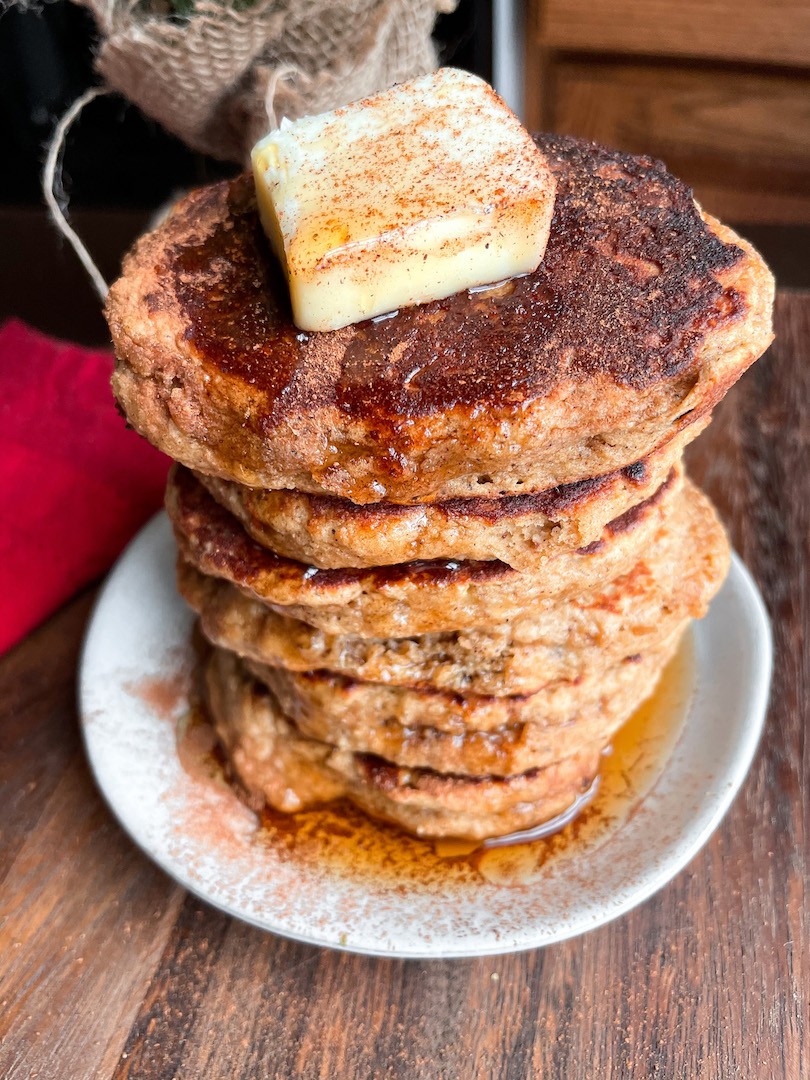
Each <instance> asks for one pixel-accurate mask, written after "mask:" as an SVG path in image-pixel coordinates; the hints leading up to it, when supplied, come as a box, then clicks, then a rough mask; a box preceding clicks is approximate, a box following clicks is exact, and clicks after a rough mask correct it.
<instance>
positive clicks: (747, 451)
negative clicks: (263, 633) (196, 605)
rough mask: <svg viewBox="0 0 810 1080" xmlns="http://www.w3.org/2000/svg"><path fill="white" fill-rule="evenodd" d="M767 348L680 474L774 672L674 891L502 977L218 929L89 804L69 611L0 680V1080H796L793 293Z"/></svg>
mask: <svg viewBox="0 0 810 1080" xmlns="http://www.w3.org/2000/svg"><path fill="white" fill-rule="evenodd" d="M777 333H778V338H777V342H776V344H775V345H774V346H773V348H772V349H771V352H770V354H769V356H768V357H767V359H766V360H764V361H762V362H761V363H759V364H757V365H756V367H755V368H754V369H753V370H752V371H751V372H750V373H749V374H748V375H746V376H745V378H744V379H743V380H742V382H741V383H740V384H739V385H738V386H737V387H736V388H735V389H734V391H732V393H731V394H730V395H729V397H728V399H727V400H726V402H725V403H724V404H723V406H722V407H721V409H720V410H719V412H718V416H717V419H716V420H715V422H714V423H713V424H712V426H711V428H710V429H709V431H708V432H707V433H706V435H704V436H703V437H702V438H701V439H700V441H699V444H698V445H696V446H695V448H694V452H693V453H692V454H691V455H690V456H691V465H692V473H693V475H694V476H695V477H696V479H697V480H698V481H699V482H701V483H702V484H704V485H705V486H706V488H707V490H708V491H709V492H710V494H711V495H712V496H713V498H714V499H715V500H716V502H717V504H718V506H719V508H720V510H721V512H722V514H723V517H724V518H725V520H726V522H727V523H728V525H729V528H730V530H731V533H732V537H733V540H734V544H735V546H736V547H737V550H738V551H739V552H740V553H741V554H742V556H743V557H744V559H745V560H746V562H747V563H748V566H749V567H750V568H751V570H752V572H753V574H754V576H755V577H756V579H757V581H758V582H759V585H760V587H761V589H762V591H763V593H764V596H765V599H766V602H767V604H768V607H769V609H770V611H771V614H772V616H773V622H774V634H775V639H776V672H775V680H774V686H773V694H772V702H771V710H770V716H769V719H768V725H767V729H766V734H765V737H764V740H763V744H762V746H761V749H760V751H759V753H758V755H757V758H756V762H755V764H754V767H753V769H752V771H751V774H750V776H749V778H748V780H747V782H746V783H745V786H744V788H743V790H742V793H741V794H740V796H739V797H738V798H737V801H736V803H735V804H734V806H733V808H732V810H731V812H730V813H729V815H728V817H727V818H726V820H725V822H724V823H723V825H722V827H721V828H720V829H719V830H718V831H717V832H716V833H715V835H714V836H713V837H712V839H711V841H710V842H709V843H708V845H707V846H706V848H705V849H704V850H703V851H702V852H701V853H700V855H698V856H697V857H696V858H695V859H694V860H693V861H692V863H691V864H690V865H689V867H688V868H687V869H686V870H685V871H683V872H682V873H681V874H679V875H678V877H677V878H676V879H675V880H674V881H673V882H671V884H669V885H668V886H667V887H666V888H664V889H663V890H662V891H661V892H660V893H658V895H657V896H655V897H653V898H652V899H651V900H649V901H647V903H645V904H643V905H642V906H641V907H640V908H637V909H636V910H635V911H633V912H631V913H630V914H629V915H625V916H624V917H623V918H621V919H619V920H618V921H616V922H614V923H612V924H610V925H609V926H606V927H603V928H602V929H601V930H597V931H594V932H593V933H591V934H589V935H587V936H585V937H582V938H579V939H577V940H574V941H569V942H566V943H564V944H561V945H557V946H554V947H550V948H547V949H543V950H539V951H535V952H528V953H524V954H522V955H517V956H506V957H502V958H497V957H496V958H486V959H481V960H464V961H452V962H451V961H434V962H428V963H424V962H415V961H406V962H395V961H389V960H373V959H366V958H362V957H355V956H348V955H341V954H338V953H333V952H327V951H322V950H319V949H316V948H312V947H309V946H304V945H297V944H293V943H291V942H288V941H283V940H280V939H278V938H274V937H271V936H270V935H268V934H265V933H262V932H260V931H258V930H254V929H252V928H251V927H249V926H244V925H242V924H241V923H238V922H235V921H233V920H232V919H230V918H228V917H227V916H225V915H221V914H219V913H218V912H216V911H212V910H211V909H210V908H208V907H206V906H205V904H202V903H200V902H199V901H197V900H195V899H194V898H193V897H191V896H189V895H188V894H187V893H185V892H184V891H183V890H182V889H180V888H178V887H177V886H175V885H174V884H172V882H171V881H169V880H168V878H166V877H165V876H164V875H163V874H162V873H161V872H160V871H159V870H157V869H156V868H155V867H153V866H152V865H151V863H150V862H149V861H148V860H147V859H146V858H144V856H143V855H141V854H140V853H139V852H138V851H137V850H136V849H135V848H134V847H133V845H132V844H131V843H130V842H129V840H128V839H127V838H126V836H125V835H124V834H123V833H122V831H121V830H120V829H119V827H118V826H117V825H116V823H115V821H114V820H113V819H112V817H111V816H110V814H109V812H108V811H107V809H106V807H105V805H104V804H103V803H102V801H101V798H100V796H99V795H98V793H97V792H96V789H95V787H94V786H93V781H92V779H91V777H90V775H89V773H88V769H87V765H86V764H85V760H84V756H83V753H82V748H81V745H80V740H79V733H78V728H77V720H76V711H75V704H74V700H75V673H76V659H77V655H78V651H79V647H80V643H81V639H82V634H83V632H84V629H85V625H86V623H87V618H88V613H89V611H90V607H91V603H92V600H93V596H92V593H90V592H88V593H85V594H84V595H82V596H80V597H78V598H77V599H75V600H74V601H73V602H72V603H71V604H68V605H67V606H66V607H65V608H64V609H63V610H62V611H60V612H59V613H58V614H57V615H55V616H54V617H53V618H52V619H51V620H50V621H49V622H48V623H47V624H46V625H44V626H42V627H41V628H40V629H39V630H38V631H37V632H36V633H34V634H32V635H31V636H30V638H28V640H26V641H25V642H24V643H23V644H22V645H20V646H19V647H18V648H17V649H16V650H14V651H13V652H12V653H10V654H9V655H7V656H6V657H4V658H3V659H2V661H0V709H1V710H2V717H3V719H2V728H1V729H0V730H2V737H3V748H2V756H0V776H1V777H2V782H3V790H4V794H3V796H2V818H1V819H0V820H2V843H1V845H0V880H2V892H1V893H0V903H1V904H2V909H3V913H4V921H3V923H2V941H0V1030H1V1031H2V1040H3V1041H2V1043H0V1076H3V1077H6V1078H9V1080H11V1078H14V1080H22V1078H26V1080H28V1078H34V1077H38V1078H51V1077H53V1078H59V1080H76V1078H83V1077H88V1078H89V1077H101V1078H111V1077H115V1078H121V1077H132V1078H139V1080H146V1078H150V1080H152V1078H155V1080H156V1078H161V1080H170V1078H172V1077H177V1078H182V1080H186V1078H196V1077H206V1078H209V1077H210V1078H215V1080H220V1078H224V1077H229V1078H230V1077H234V1078H240V1080H241V1078H245V1080H247V1078H251V1080H253V1078H263V1080H264V1078H270V1077H279V1078H289V1077H307V1078H310V1077H311V1078H315V1077H323V1078H329V1080H335V1078H347V1080H348V1078H351V1080H356V1078H363V1080H365V1078H370V1077H375V1078H376V1077H403V1078H404V1077H407V1078H409V1080H422V1078H424V1080H439V1078H448V1080H457V1078H468V1077H487V1076H491V1077H498V1078H504V1080H506V1078H513V1077H514V1078H523V1077H534V1078H541V1077H563V1078H566V1080H576V1078H583V1080H585V1078H588V1080H591V1078H603V1077H625V1076H633V1077H635V1076H642V1077H644V1076H650V1077H660V1078H662V1080H664V1078H671V1077H673V1078H674V1077H677V1078H678V1080H681V1078H701V1080H704V1078H718V1080H720V1078H722V1080H731V1078H735V1077H745V1078H756V1080H771V1078H781V1077H785V1078H790V1080H798V1078H799V1077H808V1076H810V1041H809V1040H810V1033H809V1032H808V1007H809V1006H808V1003H809V1002H810V994H808V990H809V989H810V959H809V958H808V957H809V955H810V951H809V950H810V937H809V936H808V889H807V883H808V848H809V847H810V814H809V813H808V811H809V810H810V799H808V793H810V741H808V738H807V734H806V729H805V725H806V720H807V700H806V691H807V685H808V679H810V652H808V648H809V647H810V640H809V639H810V590H808V565H809V563H808V556H809V555H810V551H809V550H808V549H809V548H810V539H809V538H810V468H808V457H807V454H808V438H809V437H810V424H809V423H808V416H810V356H808V350H809V349H810V293H784V294H782V295H781V297H780V299H779V304H778V308H777Z"/></svg>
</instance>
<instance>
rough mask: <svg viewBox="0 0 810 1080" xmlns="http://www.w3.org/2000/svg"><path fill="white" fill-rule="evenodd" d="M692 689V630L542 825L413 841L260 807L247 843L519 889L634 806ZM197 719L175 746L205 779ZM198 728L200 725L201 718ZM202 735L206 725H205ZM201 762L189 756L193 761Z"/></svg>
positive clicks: (381, 876)
mask: <svg viewBox="0 0 810 1080" xmlns="http://www.w3.org/2000/svg"><path fill="white" fill-rule="evenodd" d="M693 685H694V656H693V644H692V635H691V634H687V635H686V636H685V637H684V640H683V641H682V643H681V645H680V647H679V649H678V652H677V653H676V655H675V657H674V658H673V659H672V660H671V661H670V663H669V664H668V666H667V667H666V669H665V670H664V672H663V674H662V676H661V680H660V682H659V684H658V687H657V688H656V690H655V693H654V694H653V695H652V697H650V698H649V700H648V701H647V702H645V704H644V705H642V706H641V708H640V709H638V710H637V711H636V713H635V714H634V715H633V716H632V717H631V718H630V719H629V720H628V722H627V723H626V724H625V725H624V726H623V727H622V728H621V729H620V731H619V732H618V733H617V734H616V735H615V736H614V739H613V743H612V745H611V747H610V748H609V749H608V750H607V751H606V752H605V755H604V758H603V762H602V768H601V771H600V775H599V777H598V780H597V782H596V783H595V784H594V787H593V788H592V789H591V790H590V791H588V792H586V793H585V795H584V796H583V797H582V798H581V799H580V800H578V804H577V806H576V807H575V808H572V809H573V811H575V812H571V811H567V812H565V813H563V814H562V815H560V817H559V818H556V819H555V820H554V821H552V822H545V823H544V824H543V825H541V826H539V827H538V828H536V829H533V830H527V831H526V832H524V833H515V834H513V836H511V837H499V838H497V839H496V840H492V841H485V842H484V843H483V844H480V843H475V842H470V841H462V840H437V841H426V840H419V839H417V838H416V837H412V836H409V835H407V834H405V833H403V832H402V831H401V830H400V829H398V828H396V827H395V826H389V825H386V824H384V823H381V822H377V821H372V820H371V819H370V818H368V817H366V815H365V814H364V813H362V811H360V810H358V809H356V808H355V807H354V806H352V805H351V804H350V803H348V802H340V803H336V804H333V805H330V806H326V807H323V808H321V809H317V810H309V811H306V812H303V813H299V814H282V813H278V812H276V811H273V810H269V809H265V810H264V811H263V812H262V814H261V827H260V828H259V829H258V830H257V833H256V839H255V842H256V843H257V844H262V845H269V846H270V847H272V849H273V853H274V855H275V856H276V857H277V858H279V859H282V860H284V861H285V862H286V861H291V862H299V863H301V864H302V865H303V864H306V865H312V864H314V863H317V864H318V865H319V866H321V867H323V868H324V869H329V870H331V871H333V872H336V873H345V874H350V875H352V876H353V877H357V876H358V875H361V876H364V877H366V878H367V879H368V880H377V881H379V880H385V881H386V882H388V883H390V884H392V885H394V884H402V885H403V886H407V885H411V884H417V883H419V882H422V883H424V882H425V881H436V880H437V879H440V880H443V881H446V882H447V883H448V885H450V884H452V885H455V886H459V885H465V884H477V885H478V886H480V885H481V883H482V882H487V883H489V884H491V885H498V886H520V885H528V884H531V883H532V882H534V881H538V880H540V879H541V878H542V875H543V868H544V866H546V864H547V863H548V862H549V860H550V859H553V860H555V861H556V860H560V859H564V858H569V857H572V856H574V855H576V853H577V852H579V851H582V850H583V849H584V848H586V847H588V848H591V849H592V848H593V847H594V846H598V845H599V844H600V843H601V842H602V841H603V840H604V839H606V838H607V837H608V836H609V835H610V834H611V833H613V832H614V831H615V830H616V829H617V828H620V827H621V824H622V822H623V821H625V820H627V818H628V817H629V816H630V815H631V814H632V813H633V812H634V810H635V809H636V808H637V807H638V806H639V805H640V803H641V802H642V801H643V799H644V797H645V795H646V794H647V792H648V791H649V790H650V789H651V788H652V787H653V785H654V784H655V782H656V780H657V779H658V777H659V776H660V775H661V773H662V772H663V770H664V769H665V768H666V764H667V761H668V759H669V756H670V754H671V752H672V749H673V747H674V746H675V743H676V742H677V740H678V737H679V736H680V733H681V731H682V729H683V725H684V722H685V719H686V715H687V712H688V706H689V701H690V698H691V694H692V688H693ZM200 723H201V720H200V719H199V717H198V715H196V714H194V713H192V715H191V716H190V718H189V722H187V723H186V724H185V725H183V730H182V732H181V733H180V737H179V746H178V750H179V753H180V759H181V761H182V763H183V765H184V768H185V769H186V770H187V771H188V772H190V773H191V774H192V775H194V774H196V776H198V777H202V776H203V775H208V776H211V777H212V778H213V776H214V774H216V773H219V774H220V776H219V778H218V779H219V780H220V781H221V771H222V765H221V760H220V759H219V758H218V756H217V755H214V754H212V752H211V740H210V739H208V738H201V737H200V732H199V730H198V727H199V725H200ZM205 727H206V728H207V727H208V725H207V724H206V725H205ZM208 731H209V732H210V728H208ZM201 755H202V757H204V758H205V761H203V760H202V759H200V760H196V759H197V758H198V757H200V756H201Z"/></svg>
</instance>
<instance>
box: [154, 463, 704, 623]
mask: <svg viewBox="0 0 810 1080" xmlns="http://www.w3.org/2000/svg"><path fill="white" fill-rule="evenodd" d="M682 486H683V475H682V473H676V472H673V473H672V474H671V475H670V478H669V480H667V482H666V483H665V484H664V485H662V487H661V488H659V490H658V492H657V493H656V494H655V495H654V496H653V497H652V498H651V499H648V500H647V501H646V502H645V503H643V504H641V505H640V506H637V507H634V508H633V509H632V510H631V511H628V513H627V514H625V515H624V516H623V517H622V518H619V519H617V521H616V522H613V523H611V525H609V526H607V527H606V529H605V531H604V534H603V539H601V540H599V541H597V542H596V543H595V544H592V545H590V547H588V548H583V549H580V550H579V551H575V552H570V553H566V554H561V555H558V556H556V557H555V558H554V559H548V560H546V561H545V562H541V563H540V565H539V566H538V567H537V569H535V570H534V571H532V572H528V571H518V570H513V569H512V568H511V567H509V566H507V565H506V564H505V563H501V562H477V563H476V562H456V561H448V562H437V561H434V562H427V561H425V562H412V563H404V564H401V565H399V566H393V567H390V566H389V567H374V568H370V569H348V570H318V569H316V568H314V567H307V566H306V565H305V564H304V563H299V562H295V561H293V560H291V559H285V558H283V557H282V556H280V555H275V554H274V553H273V552H271V551H268V550H267V549H266V548H263V547H260V546H259V545H258V544H257V543H256V542H255V541H254V540H251V539H250V537H249V536H248V535H247V533H246V532H245V531H244V529H242V527H241V526H240V525H239V523H238V521H237V520H236V519H235V518H234V517H233V516H232V515H231V514H229V513H228V512H227V511H226V510H224V509H223V508H222V507H221V506H220V505H219V504H218V503H217V502H215V500H214V499H212V498H211V496H210V495H209V494H208V492H207V491H206V490H205V488H204V487H203V486H202V485H201V484H200V483H199V482H198V481H197V480H195V479H194V476H193V474H192V473H191V472H189V471H188V470H187V469H182V468H180V469H178V468H175V470H174V471H173V473H172V475H171V476H170V478H169V484H168V488H167V492H166V507H167V510H168V513H169V517H170V518H171V520H172V524H173V525H174V530H175V536H176V538H177V543H178V547H179V549H180V553H181V555H182V556H183V558H184V559H185V560H187V561H188V562H190V563H191V564H192V565H193V566H195V567H196V568H197V569H198V570H200V571H202V572H203V573H205V574H211V575H214V576H216V577H222V578H225V579H226V580H228V581H230V582H232V583H233V584H235V585H238V586H240V587H241V588H244V589H247V590H249V591H250V592H251V593H252V594H253V595H255V596H256V597H257V598H258V599H260V600H263V601H264V602H265V603H267V604H270V605H271V606H272V607H275V608H276V609H279V610H282V611H283V612H284V613H285V614H289V615H291V616H292V617H293V618H297V619H302V620H303V621H304V622H308V623H311V624H312V625H313V626H317V627H318V628H319V629H321V630H325V631H326V632H327V633H332V634H342V633H349V634H357V635H360V636H368V637H382V636H397V637H402V636H405V635H409V634H425V633H434V632H436V631H442V630H457V629H463V628H466V627H486V626H491V625H493V624H496V623H499V622H502V621H503V620H506V619H512V618H518V617H519V616H520V615H521V614H522V612H523V611H524V610H525V607H526V605H527V604H531V603H533V602H534V601H536V600H538V599H539V598H549V597H554V596H560V595H564V594H565V593H566V592H568V593H571V592H575V593H581V592H583V591H585V590H586V589H588V588H589V587H591V586H592V585H594V584H596V583H597V582H600V581H604V580H610V579H611V578H613V577H617V576H618V575H619V574H621V573H623V572H624V571H625V570H627V569H629V567H630V566H632V565H633V563H634V562H635V561H636V560H637V558H638V554H639V552H640V551H641V550H642V549H643V548H644V547H646V546H647V545H648V544H652V543H654V542H655V538H656V537H657V536H658V534H659V533H660V531H661V529H662V528H663V527H664V525H665V524H666V522H667V521H668V520H669V519H670V518H675V519H679V520H680V518H682V517H684V515H685V511H684V510H683V509H682V503H683V500H682V499H681V498H680V493H681V489H682Z"/></svg>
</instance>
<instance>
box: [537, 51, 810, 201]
mask: <svg viewBox="0 0 810 1080" xmlns="http://www.w3.org/2000/svg"><path fill="white" fill-rule="evenodd" d="M544 82H545V86H544V93H543V98H542V111H541V115H540V117H539V120H540V123H541V125H542V126H543V127H545V128H547V129H549V130H552V131H560V132H567V133H569V134H573V135H580V136H583V137H585V138H589V139H595V140H597V141H599V142H603V143H607V144H608V145H610V146H617V147H619V148H621V149H623V150H630V151H632V152H633V153H646V154H652V155H654V156H655V157H660V158H663V159H664V160H665V161H666V162H667V164H668V165H669V167H670V169H671V170H672V171H673V172H674V173H676V174H677V175H680V176H683V177H684V179H686V180H688V181H689V183H691V184H692V185H693V186H694V187H695V189H696V191H697V193H698V197H699V198H702V199H703V200H704V202H705V205H706V208H707V209H709V210H715V211H716V212H718V213H723V214H725V216H727V217H729V216H730V217H737V218H738V219H740V218H743V219H746V220H766V219H768V218H770V219H771V220H777V221H779V220H788V221H796V220H799V221H808V220H810V79H804V78H789V77H785V76H781V75H768V74H764V75H760V74H751V73H740V72H729V71H717V70H712V71H710V70H700V69H697V70H695V69H687V68H680V67H672V66H669V65H654V64H642V63H637V64H625V63H621V62H611V61H603V60H590V59H589V60H587V61H585V60H578V61H575V60H569V59H556V60H554V59H550V60H549V62H548V64H547V67H546V70H545V80H544ZM529 94H530V96H532V97H534V98H535V99H537V98H539V96H540V94H539V90H535V89H533V88H532V87H531V86H530V87H529ZM718 193H719V194H720V195H721V196H722V197H718ZM760 203H762V204H763V205H762V206H761V205H760ZM766 203H767V204H768V205H769V206H770V209H769V210H767V211H766V210H765V209H764V208H763V207H764V205H765V204H766Z"/></svg>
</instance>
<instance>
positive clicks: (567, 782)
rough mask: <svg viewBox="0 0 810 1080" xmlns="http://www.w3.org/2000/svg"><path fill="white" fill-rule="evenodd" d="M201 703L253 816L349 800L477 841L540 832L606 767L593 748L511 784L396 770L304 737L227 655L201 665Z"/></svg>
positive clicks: (436, 833)
mask: <svg viewBox="0 0 810 1080" xmlns="http://www.w3.org/2000/svg"><path fill="white" fill-rule="evenodd" d="M204 696H205V701H206V705H207V707H208V711H209V713H210V715H211V719H212V720H213V723H214V726H215V728H216V730H217V734H218V735H219V738H220V740H221V742H222V745H223V748H224V750H225V754H226V757H227V760H228V762H229V765H230V767H231V769H232V770H233V772H234V774H235V776H236V778H237V779H238V781H239V782H240V783H241V784H242V785H243V786H244V789H245V791H246V794H247V797H248V799H249V801H250V802H251V804H252V805H253V806H254V807H255V808H256V809H259V808H260V807H261V806H262V805H264V804H265V803H267V804H269V805H270V806H272V807H274V808H275V809H276V810H281V811H285V812H288V813H293V812H295V811H298V810H304V809H307V808H310V807H313V806H318V805H322V804H323V803H325V802H331V801H332V800H335V799H339V798H349V799H350V800H351V801H352V802H354V803H356V804H357V805H358V806H359V807H361V809H363V810H365V811H366V812H367V813H368V814H370V815H371V816H372V817H376V818H382V819H384V820H386V821H390V822H393V823H395V824H397V825H399V826H401V827H402V828H404V829H406V830H407V831H409V832H411V833H414V834H415V835H417V836H423V837H445V836H452V837H463V838H469V839H473V840H481V839H485V838H486V837H488V836H498V835H503V834H505V833H510V832H514V831H516V830H518V829H527V828H530V827H531V826H533V825H537V824H539V823H540V822H542V821H546V820H548V819H549V818H552V817H555V816H556V815H557V814H560V813H562V812H563V810H566V809H567V808H568V807H569V806H570V805H571V804H572V803H573V802H574V800H575V799H576V798H577V797H578V796H580V795H582V794H583V793H584V792H586V791H587V790H588V789H589V788H590V787H591V785H592V784H593V781H594V778H595V777H596V775H597V772H598V769H599V763H600V760H601V753H600V752H599V750H596V749H591V750H588V751H584V752H582V753H579V754H575V755H573V756H571V757H569V758H567V759H565V760H563V761H558V762H555V764H553V765H549V766H548V767H547V768H544V769H532V770H530V771H528V772H524V773H520V774H518V775H515V776H509V777H495V776H480V777H469V776H457V775H453V774H443V773H438V772H434V771H432V770H429V769H411V768H400V767H397V766H396V765H392V764H391V763H390V762H386V761H384V760H383V759H382V758H377V757H373V756H371V755H365V754H354V753H351V752H350V751H347V750H338V749H335V748H334V747H332V746H330V745H329V744H328V743H324V742H320V741H318V740H316V739H309V738H307V737H306V736H304V735H302V734H301V733H300V732H299V731H298V730H297V728H296V727H295V726H294V725H293V724H292V723H291V722H290V721H289V720H287V719H286V718H285V717H284V715H283V713H282V711H281V709H280V708H279V706H278V703H277V702H276V700H275V699H274V697H273V695H272V694H271V692H270V691H269V690H267V689H265V688H263V687H262V686H261V684H259V683H257V682H256V681H255V680H254V679H252V678H251V677H250V676H249V675H248V673H247V672H246V671H245V670H244V668H242V667H241V665H240V662H239V660H238V659H237V658H236V657H235V656H233V655H232V654H231V653H227V652H224V651H222V650H217V651H215V652H214V653H213V654H212V656H211V657H210V658H209V659H208V661H207V662H206V664H205V669H204Z"/></svg>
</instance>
